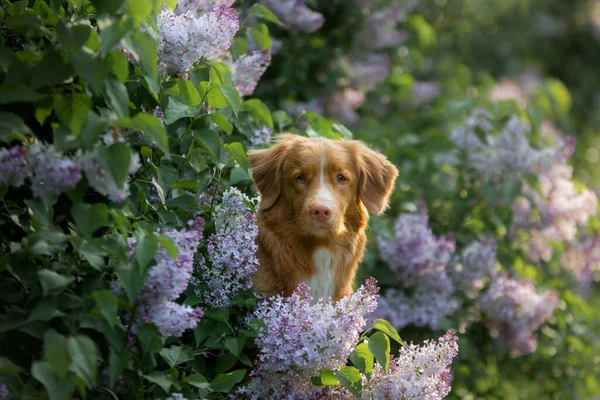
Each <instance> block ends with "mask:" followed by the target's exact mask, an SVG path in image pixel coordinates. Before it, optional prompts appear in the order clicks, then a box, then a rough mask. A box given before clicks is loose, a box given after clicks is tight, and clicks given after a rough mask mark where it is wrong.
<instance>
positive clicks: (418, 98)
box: [412, 82, 440, 106]
mask: <svg viewBox="0 0 600 400" xmlns="http://www.w3.org/2000/svg"><path fill="white" fill-rule="evenodd" d="M439 95H440V84H439V83H436V82H415V84H414V86H413V97H412V102H413V103H414V104H415V105H417V106H422V105H425V104H429V103H431V102H432V101H433V100H434V99H435V98H436V97H438V96H439Z"/></svg>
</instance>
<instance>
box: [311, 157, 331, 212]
mask: <svg viewBox="0 0 600 400" xmlns="http://www.w3.org/2000/svg"><path fill="white" fill-rule="evenodd" d="M319 177H320V180H319V190H318V191H317V195H316V197H315V201H316V202H318V203H322V204H325V205H326V206H329V207H331V209H333V207H334V206H335V201H334V198H333V194H332V193H331V191H330V190H329V188H327V185H326V184H325V151H323V152H322V153H321V174H320V175H319Z"/></svg>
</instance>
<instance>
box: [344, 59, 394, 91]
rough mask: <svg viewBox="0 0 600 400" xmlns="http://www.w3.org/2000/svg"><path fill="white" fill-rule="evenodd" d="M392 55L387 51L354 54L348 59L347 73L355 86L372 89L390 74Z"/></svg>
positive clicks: (364, 89)
mask: <svg viewBox="0 0 600 400" xmlns="http://www.w3.org/2000/svg"><path fill="white" fill-rule="evenodd" d="M390 64H391V60H390V57H389V56H388V55H387V54H385V53H367V54H358V55H354V56H352V57H351V58H350V60H349V61H348V65H347V67H346V73H347V75H348V78H349V79H350V83H351V84H352V86H353V87H356V88H358V89H360V90H363V91H367V92H369V91H371V90H373V89H375V87H376V86H377V85H379V84H380V83H382V82H384V81H385V79H386V78H387V77H388V75H389V74H390Z"/></svg>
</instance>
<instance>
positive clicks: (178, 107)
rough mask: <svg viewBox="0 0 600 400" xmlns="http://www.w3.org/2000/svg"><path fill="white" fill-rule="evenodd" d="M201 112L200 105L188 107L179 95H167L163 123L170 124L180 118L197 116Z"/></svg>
mask: <svg viewBox="0 0 600 400" xmlns="http://www.w3.org/2000/svg"><path fill="white" fill-rule="evenodd" d="M201 114H202V105H197V106H193V107H190V106H188V104H187V103H186V102H185V101H184V100H183V99H182V98H181V97H179V96H169V102H168V103H167V108H165V124H167V125H169V124H172V123H173V122H175V121H177V120H179V119H181V118H186V117H199V116H200V115H201Z"/></svg>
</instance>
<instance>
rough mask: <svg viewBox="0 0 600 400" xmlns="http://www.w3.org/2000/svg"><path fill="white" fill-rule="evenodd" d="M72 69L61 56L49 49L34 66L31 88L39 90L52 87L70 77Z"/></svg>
mask: <svg viewBox="0 0 600 400" xmlns="http://www.w3.org/2000/svg"><path fill="white" fill-rule="evenodd" d="M72 72H73V69H72V68H71V65H69V64H67V63H66V62H65V61H64V60H63V58H62V56H61V54H60V53H59V52H57V51H54V50H52V49H50V50H49V51H48V52H47V53H46V54H44V57H43V58H42V60H41V61H40V62H39V64H38V65H36V67H35V69H34V71H33V76H32V77H31V88H32V89H39V88H42V87H46V86H54V85H57V84H59V83H61V82H62V81H64V80H65V79H67V78H69V77H70V76H71V73H72Z"/></svg>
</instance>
